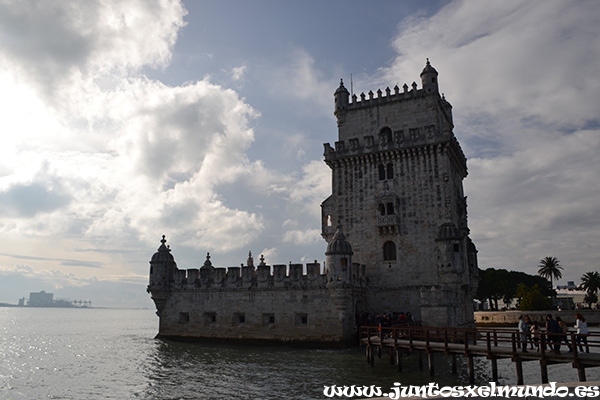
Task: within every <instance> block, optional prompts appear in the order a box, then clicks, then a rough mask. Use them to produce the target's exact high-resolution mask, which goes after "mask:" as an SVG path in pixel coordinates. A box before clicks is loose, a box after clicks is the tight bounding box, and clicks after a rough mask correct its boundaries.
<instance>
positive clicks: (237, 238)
mask: <svg viewBox="0 0 600 400" xmlns="http://www.w3.org/2000/svg"><path fill="white" fill-rule="evenodd" d="M28 6H29V7H24V6H23V5H22V4H20V3H19V4H13V3H10V2H9V3H3V4H2V6H1V7H2V11H4V13H2V15H3V17H2V18H5V20H6V21H8V19H10V20H11V21H12V22H10V23H7V24H6V25H2V26H3V28H1V29H2V30H1V31H0V38H4V39H3V40H4V41H7V40H8V39H7V38H9V37H12V36H15V37H17V38H18V43H8V45H7V46H5V47H4V48H3V50H2V51H1V53H0V67H1V70H2V71H3V72H4V77H5V79H6V80H7V81H8V82H9V83H11V85H12V86H11V90H12V91H11V93H5V97H4V98H5V99H8V97H9V96H12V95H15V94H16V97H17V98H19V97H22V98H23V99H34V100H35V102H34V104H35V105H36V107H35V108H30V109H29V113H30V115H29V118H27V119H31V120H35V119H36V118H37V117H38V116H42V117H44V118H46V119H48V120H49V121H51V124H49V125H50V126H51V130H50V131H45V130H44V129H36V130H35V131H32V130H28V131H27V134H26V135H24V136H23V138H22V140H13V141H12V142H9V143H8V148H6V149H5V151H6V152H7V153H11V154H14V156H13V157H11V158H9V159H6V160H4V162H3V164H2V168H1V170H2V171H3V176H2V177H0V188H3V189H2V191H1V192H0V197H1V198H2V200H4V201H3V202H2V204H3V206H2V207H0V211H1V212H2V213H3V216H5V217H7V218H8V220H9V221H8V222H6V223H5V224H3V226H2V227H0V229H2V230H4V231H5V233H8V231H12V232H13V233H14V231H15V227H16V226H18V227H19V228H18V230H19V232H21V233H27V234H29V235H39V234H40V230H41V231H42V232H44V233H43V235H57V234H61V233H64V232H66V231H70V232H79V233H80V234H82V235H84V237H86V238H89V239H91V238H97V239H101V238H103V239H105V240H109V238H110V237H111V236H112V237H114V238H119V237H120V238H124V237H138V238H141V239H142V240H146V239H148V240H153V239H155V236H156V235H157V232H174V233H173V234H172V235H171V238H172V239H176V240H178V241H180V243H182V244H185V245H190V246H194V247H202V246H207V247H210V248H215V249H218V250H227V249H230V248H231V247H238V246H243V245H244V244H245V243H247V242H248V241H250V240H251V238H252V237H253V236H255V235H256V234H257V233H259V232H260V231H261V229H262V228H263V226H262V222H261V216H260V215H257V214H255V213H253V212H250V211H247V210H244V209H235V208H228V207H227V205H226V204H225V203H224V202H223V201H222V199H221V198H220V197H219V194H218V190H217V188H218V186H219V185H223V184H227V183H233V182H236V181H238V180H240V179H246V178H247V177H248V176H249V174H250V173H252V172H256V171H257V170H261V169H263V168H262V166H261V164H260V163H252V162H250V161H249V160H248V158H247V156H246V154H245V152H246V150H247V149H248V147H249V146H250V144H251V143H252V142H253V141H254V133H253V130H252V129H251V127H250V125H249V121H250V120H252V119H254V118H256V117H257V116H258V115H259V114H258V113H257V112H256V111H254V110H253V109H252V108H251V107H250V106H249V105H248V104H246V103H245V102H244V101H243V100H242V99H240V98H239V96H238V94H237V93H236V92H234V91H232V90H230V89H225V88H223V87H221V86H218V85H215V84H212V83H211V82H210V81H208V80H206V79H205V80H202V81H198V82H191V83H188V84H184V85H181V86H167V85H165V84H163V83H161V82H159V81H155V80H150V79H148V78H147V77H145V76H144V75H143V71H142V69H143V68H144V67H148V66H149V67H152V68H156V67H161V66H164V65H166V63H168V61H169V60H170V58H171V48H172V46H173V44H174V42H175V39H176V37H177V32H178V30H179V29H180V28H181V27H182V26H184V22H183V16H184V15H185V13H186V12H185V9H184V8H183V7H182V6H181V4H180V3H178V2H160V3H156V4H155V3H148V2H139V1H129V2H126V3H104V2H85V3H81V4H79V3H77V4H69V5H65V4H64V3H62V2H43V3H32V4H29V5H28ZM92 16H93V17H92ZM15 21H18V23H16V22H15ZM85 21H93V22H91V23H86V22H85ZM38 25H39V26H38ZM51 32H56V36H52V35H51V34H50V33H51ZM57 46H58V47H57ZM238 73H239V74H240V75H239V76H240V77H241V74H242V73H243V68H240V69H238ZM40 77H44V79H40ZM50 92H51V93H52V95H51V96H50V95H49V93H50ZM7 102H8V100H7ZM23 106H25V102H22V103H20V104H19V107H23ZM50 110H51V111H50ZM17 122H18V121H9V123H8V124H7V123H6V122H5V123H4V124H6V125H4V126H2V125H3V123H2V122H0V127H1V128H4V129H3V130H4V131H10V130H12V129H15V126H16V125H17ZM22 165H25V166H26V168H25V171H23V170H21V166H22ZM40 171H47V172H46V173H45V174H43V176H42V178H41V179H37V180H36V179H35V178H36V177H39V176H41V175H42V174H41V172H40ZM269 176H273V175H272V174H268V173H266V174H263V177H269ZM40 213H45V214H44V215H43V216H42V218H37V219H35V220H34V219H32V218H30V217H33V216H36V215H39V214H40ZM12 220H14V221H12ZM17 220H18V223H17ZM113 240H115V239H113Z"/></svg>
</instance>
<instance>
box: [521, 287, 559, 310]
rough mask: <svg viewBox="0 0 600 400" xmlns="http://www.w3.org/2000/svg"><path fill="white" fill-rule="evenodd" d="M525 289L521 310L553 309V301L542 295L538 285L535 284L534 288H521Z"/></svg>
mask: <svg viewBox="0 0 600 400" xmlns="http://www.w3.org/2000/svg"><path fill="white" fill-rule="evenodd" d="M520 289H524V293H523V297H522V298H521V301H520V302H519V310H521V311H540V310H552V309H553V308H554V307H553V306H552V301H551V300H550V299H549V298H548V297H546V296H544V295H542V293H541V292H540V288H539V287H538V285H533V287H532V288H526V289H525V288H520Z"/></svg>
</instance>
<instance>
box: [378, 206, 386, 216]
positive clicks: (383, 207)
mask: <svg viewBox="0 0 600 400" xmlns="http://www.w3.org/2000/svg"><path fill="white" fill-rule="evenodd" d="M377 209H378V210H379V215H385V206H384V205H383V204H379V207H377Z"/></svg>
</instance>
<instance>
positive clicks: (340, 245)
mask: <svg viewBox="0 0 600 400" xmlns="http://www.w3.org/2000/svg"><path fill="white" fill-rule="evenodd" d="M325 254H326V255H330V254H354V252H353V251H352V245H351V244H350V242H348V241H347V240H346V235H344V233H343V232H342V227H341V226H338V228H337V230H336V231H335V234H334V235H333V240H332V241H331V242H329V244H328V245H327V251H326V252H325Z"/></svg>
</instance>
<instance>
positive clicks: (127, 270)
mask: <svg viewBox="0 0 600 400" xmlns="http://www.w3.org/2000/svg"><path fill="white" fill-rule="evenodd" d="M598 37H600V3H599V2H597V1H594V0H590V1H570V0H548V1H544V2H543V3H542V2H531V1H515V0H507V1H489V2H478V1H441V0H440V1H416V0H415V1H395V0H378V1H369V2H367V1H357V0H330V1H316V0H307V1H303V2H292V1H278V0H257V1H252V2H248V1H242V0H224V1H218V2H217V1H176V0H119V1H116V0H115V1H111V0H89V1H85V2H68V1H62V0H60V1H59V0H57V1H52V0H43V1H41V0H29V1H24V0H15V1H13V0H0V106H1V109H2V114H1V115H2V117H1V118H0V136H1V140H2V146H0V302H6V303H13V304H14V303H16V302H17V301H18V299H19V298H21V297H28V296H29V292H35V291H41V290H45V291H46V292H52V293H54V294H55V298H56V297H60V298H69V299H71V300H88V301H91V302H92V305H93V306H103V307H148V308H152V307H153V304H152V301H151V300H150V296H149V295H148V294H147V293H146V291H145V287H146V285H147V281H148V270H149V260H150V258H151V257H152V254H153V253H154V252H155V251H156V249H157V248H158V246H159V245H160V239H161V237H162V235H163V234H164V235H166V238H167V241H168V242H167V243H168V244H169V245H170V246H171V249H172V254H173V255H174V257H175V260H176V261H177V263H178V266H179V268H198V267H200V266H201V265H202V264H203V262H204V260H205V257H206V253H208V252H210V255H211V261H212V262H213V264H214V265H216V266H239V265H240V264H241V263H244V262H245V261H246V258H247V255H248V252H249V251H252V254H253V255H254V257H255V258H258V257H260V255H261V254H262V255H264V257H265V259H266V262H267V263H268V264H280V263H288V262H290V261H291V262H294V263H306V262H312V261H313V260H318V261H320V262H322V261H323V260H324V258H325V255H324V252H325V248H326V244H325V241H324V240H323V239H322V238H321V236H320V203H321V202H322V201H323V200H324V199H326V198H327V197H328V196H329V194H330V191H331V187H330V185H331V177H330V170H329V168H328V167H327V166H326V165H325V163H324V162H323V143H333V142H335V141H336V138H337V128H336V122H335V117H334V116H333V93H334V91H335V90H336V89H337V87H338V85H339V81H340V78H343V79H344V82H346V86H347V87H348V86H349V83H350V82H352V89H353V92H354V93H357V94H358V93H360V92H365V93H366V92H368V91H369V90H373V91H374V92H375V91H376V90H377V89H382V90H384V89H385V88H386V87H388V86H389V87H393V86H394V85H396V84H398V86H402V85H403V84H404V83H407V84H408V85H410V84H411V83H412V82H413V81H416V82H418V83H419V85H420V78H419V73H420V72H421V70H422V69H423V67H424V65H425V61H426V59H427V58H429V59H430V60H431V64H432V65H433V66H434V67H435V68H436V69H437V71H438V72H439V86H440V90H441V92H443V93H444V94H445V96H446V99H447V100H448V101H449V102H450V103H451V104H452V105H453V111H454V123H455V128H454V133H455V135H456V136H457V138H458V140H459V141H460V143H461V146H462V148H463V151H464V152H465V155H466V156H467V159H468V169H469V175H468V177H467V178H466V180H465V182H464V187H465V194H466V195H467V198H468V217H469V227H470V229H471V238H472V239H473V241H474V242H475V244H476V246H477V248H478V250H479V254H478V255H479V266H480V268H482V269H485V268H489V267H494V268H506V269H509V270H516V271H523V272H526V273H529V274H535V273H537V269H538V264H539V261H540V260H541V259H542V258H544V257H546V256H553V257H557V258H558V259H559V260H560V263H561V266H562V267H563V268H564V270H563V278H562V279H561V280H558V281H556V283H558V284H566V282H567V281H575V283H576V284H577V283H580V279H581V276H582V275H583V274H584V273H585V272H588V271H594V270H598V269H599V267H600V262H599V261H598V260H599V259H600V257H599V256H600V184H599V183H600V182H599V178H598V173H599V172H600V115H599V106H598V105H599V104H600V78H599V77H600V41H598Z"/></svg>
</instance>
